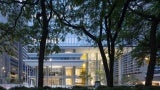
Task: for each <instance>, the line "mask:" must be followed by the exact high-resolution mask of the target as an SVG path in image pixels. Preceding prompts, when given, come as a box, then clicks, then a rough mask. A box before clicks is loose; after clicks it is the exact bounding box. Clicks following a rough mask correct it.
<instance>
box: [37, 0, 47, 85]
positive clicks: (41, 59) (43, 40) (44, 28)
mask: <svg viewBox="0 0 160 90" xmlns="http://www.w3.org/2000/svg"><path fill="white" fill-rule="evenodd" d="M40 3H41V8H42V12H41V14H42V37H41V41H40V51H39V58H38V64H39V65H38V87H39V88H42V87H43V77H44V76H43V63H44V53H45V46H46V39H47V36H48V20H47V15H46V7H45V0H41V1H40Z"/></svg>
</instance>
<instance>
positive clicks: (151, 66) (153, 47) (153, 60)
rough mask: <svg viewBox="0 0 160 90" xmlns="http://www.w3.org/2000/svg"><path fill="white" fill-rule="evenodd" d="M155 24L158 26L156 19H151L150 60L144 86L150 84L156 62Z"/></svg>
mask: <svg viewBox="0 0 160 90" xmlns="http://www.w3.org/2000/svg"><path fill="white" fill-rule="evenodd" d="M157 26H158V21H156V20H153V21H152V25H151V31H150V61H149V65H148V69H147V76H146V82H145V86H151V85H152V80H153V76H154V67H155V64H156V53H157V45H156V30H157Z"/></svg>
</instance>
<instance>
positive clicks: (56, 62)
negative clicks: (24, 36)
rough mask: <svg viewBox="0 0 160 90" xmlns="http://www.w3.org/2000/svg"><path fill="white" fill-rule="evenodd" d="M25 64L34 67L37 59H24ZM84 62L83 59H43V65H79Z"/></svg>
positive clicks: (36, 64)
mask: <svg viewBox="0 0 160 90" xmlns="http://www.w3.org/2000/svg"><path fill="white" fill-rule="evenodd" d="M24 62H25V64H27V65H29V66H32V67H35V66H38V60H24ZM83 63H84V61H83V60H52V61H44V66H67V67H71V66H77V67H80V66H82V64H83Z"/></svg>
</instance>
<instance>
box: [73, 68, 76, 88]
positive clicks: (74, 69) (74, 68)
mask: <svg viewBox="0 0 160 90" xmlns="http://www.w3.org/2000/svg"><path fill="white" fill-rule="evenodd" d="M75 68H76V67H75V66H73V68H72V85H75Z"/></svg>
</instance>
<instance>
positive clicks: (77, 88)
mask: <svg viewBox="0 0 160 90" xmlns="http://www.w3.org/2000/svg"><path fill="white" fill-rule="evenodd" d="M71 90H89V89H88V88H87V87H84V86H73V87H72V89H71Z"/></svg>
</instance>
